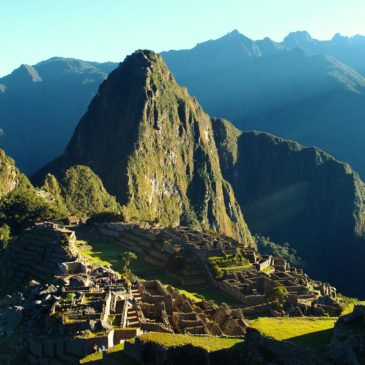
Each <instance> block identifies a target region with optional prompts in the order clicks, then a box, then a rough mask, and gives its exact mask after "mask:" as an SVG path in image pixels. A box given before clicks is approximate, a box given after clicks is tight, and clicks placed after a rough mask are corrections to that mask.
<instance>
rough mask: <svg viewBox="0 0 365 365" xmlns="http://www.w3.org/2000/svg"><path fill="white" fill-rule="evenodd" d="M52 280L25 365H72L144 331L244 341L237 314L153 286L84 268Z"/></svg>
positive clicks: (245, 323) (101, 269)
mask: <svg viewBox="0 0 365 365" xmlns="http://www.w3.org/2000/svg"><path fill="white" fill-rule="evenodd" d="M82 269H83V267H82ZM57 279H58V283H59V284H58V287H57V288H58V290H57V292H56V293H55V294H57V295H55V296H53V300H52V302H51V303H53V304H52V306H51V307H50V309H49V312H48V319H47V324H46V327H45V330H44V331H45V332H46V333H47V337H38V338H32V339H31V340H30V342H29V353H28V354H27V356H26V358H27V361H28V362H29V363H31V364H41V363H45V361H51V360H52V361H53V362H54V361H60V362H62V361H69V362H70V363H72V361H76V357H77V358H80V357H82V356H85V355H86V354H89V353H91V352H92V348H93V346H94V345H95V344H96V345H98V346H99V347H101V346H105V347H106V348H108V347H111V346H114V345H116V344H118V343H120V342H121V341H124V340H127V339H130V338H133V337H135V336H138V335H140V334H142V333H145V332H150V331H152V332H163V333H184V334H190V335H205V336H244V334H245V331H246V328H247V327H248V326H249V323H248V321H247V320H246V319H245V317H244V314H243V312H242V311H241V310H240V309H231V308H230V307H228V306H227V305H221V306H217V305H215V304H213V303H211V302H208V301H205V300H202V301H200V302H194V301H192V300H191V299H189V298H188V297H186V296H185V295H184V294H181V293H180V292H179V291H178V290H177V289H175V288H173V287H171V286H167V287H165V286H163V285H162V284H161V283H160V282H159V281H156V280H152V281H138V282H137V281H134V282H132V283H131V282H129V280H125V279H120V278H119V277H118V275H117V274H116V273H115V272H113V271H112V270H110V269H108V268H104V267H87V271H86V273H85V272H83V270H82V271H80V272H77V273H76V272H74V273H72V274H68V275H62V276H59V277H58V278H57ZM86 279H87V280H86ZM84 283H87V285H83V284H84ZM72 359H73V360H72Z"/></svg>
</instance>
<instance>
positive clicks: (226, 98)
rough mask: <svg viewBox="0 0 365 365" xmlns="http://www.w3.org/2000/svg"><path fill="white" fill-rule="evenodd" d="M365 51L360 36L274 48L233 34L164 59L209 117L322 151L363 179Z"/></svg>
mask: <svg viewBox="0 0 365 365" xmlns="http://www.w3.org/2000/svg"><path fill="white" fill-rule="evenodd" d="M364 54H365V37H361V36H356V37H353V38H346V37H341V36H339V35H336V36H335V37H334V38H333V39H332V40H331V41H317V40H314V39H312V38H311V37H310V36H309V34H308V33H306V32H296V33H291V34H289V35H288V37H286V38H285V40H284V41H283V42H282V43H276V42H274V41H272V40H270V39H269V38H265V39H264V40H260V41H253V40H251V39H249V38H247V37H245V36H244V35H242V34H240V33H239V32H237V31H233V32H231V33H229V34H227V35H226V36H224V37H222V38H220V39H217V40H211V41H208V42H204V43H200V44H198V45H197V46H196V47H194V48H193V49H191V50H181V51H169V52H163V53H162V56H163V57H164V59H165V61H166V63H167V65H168V66H169V68H170V69H171V71H172V72H173V74H174V75H175V77H176V79H177V81H178V82H179V83H180V84H181V85H183V86H186V87H187V88H188V89H189V91H190V92H191V93H192V94H194V95H195V96H196V97H197V99H198V100H199V102H200V103H201V104H202V106H203V107H204V109H205V110H207V111H208V112H209V113H210V114H211V115H215V116H222V117H226V118H228V119H230V120H231V121H232V122H233V123H234V124H235V125H236V126H237V127H239V128H241V129H244V130H253V129H256V130H260V131H266V132H271V133H274V134H276V135H279V136H282V137H285V138H290V139H294V140H297V141H298V142H300V143H302V144H305V145H314V146H318V147H321V148H322V149H324V150H325V151H328V152H329V153H331V154H332V155H333V156H335V157H336V158H337V159H339V160H342V161H346V162H348V163H350V164H351V165H352V166H353V167H354V168H355V169H356V170H357V171H359V172H360V174H361V175H362V176H365V155H364V153H363V151H364V148H365V78H364V77H363V76H362V75H361V72H363V71H364V69H365V58H364V57H363V56H362V55H364ZM334 57H336V58H334ZM341 61H342V62H341ZM343 62H346V63H347V64H344V63H343ZM349 65H350V66H352V67H353V68H352V67H350V66H349Z"/></svg>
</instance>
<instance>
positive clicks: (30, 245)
mask: <svg viewBox="0 0 365 365" xmlns="http://www.w3.org/2000/svg"><path fill="white" fill-rule="evenodd" d="M5 255H6V257H5V260H4V262H5V264H6V268H5V269H4V270H3V273H4V275H6V276H7V277H5V278H4V280H3V281H4V282H5V283H6V282H9V283H13V284H18V285H23V284H26V283H27V282H29V280H32V279H33V280H37V281H46V280H48V279H51V278H53V276H54V275H56V274H58V273H59V272H60V266H59V264H60V263H61V262H75V261H80V255H79V253H78V249H77V247H76V235H75V232H74V231H71V230H68V229H65V228H63V227H61V226H59V225H57V224H55V223H51V222H45V223H39V224H36V225H35V226H34V227H32V228H30V229H28V230H26V231H25V232H24V233H23V234H22V235H21V236H20V237H19V238H18V239H17V240H16V241H15V242H12V244H11V245H9V247H8V249H7V250H6V252H5Z"/></svg>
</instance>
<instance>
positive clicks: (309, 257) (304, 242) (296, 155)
mask: <svg viewBox="0 0 365 365" xmlns="http://www.w3.org/2000/svg"><path fill="white" fill-rule="evenodd" d="M213 128H214V134H215V139H216V144H217V147H218V151H219V156H220V160H221V166H222V172H223V176H224V178H225V179H227V180H228V181H229V182H230V183H231V185H232V187H233V189H234V191H235V195H236V198H237V201H238V203H239V204H240V206H241V208H242V210H243V212H244V213H245V219H246V221H247V223H248V225H249V227H250V229H251V230H252V231H253V232H255V233H260V234H264V235H268V236H270V237H271V238H272V239H273V240H274V241H275V242H279V243H280V242H281V243H284V242H290V244H291V246H292V247H294V248H295V249H297V251H298V253H299V255H300V256H301V257H302V258H303V259H304V261H305V262H306V263H307V265H308V266H307V267H306V270H308V272H309V273H310V274H311V275H312V276H314V277H318V278H321V280H328V281H331V282H332V283H334V284H335V285H336V286H337V288H338V290H340V291H343V292H345V293H351V294H353V295H358V296H363V295H364V286H363V276H364V274H365V270H364V266H363V265H362V261H363V260H364V258H365V239H364V238H365V185H364V183H363V182H362V181H361V179H360V177H359V175H358V174H357V173H356V172H354V171H353V170H352V169H351V168H350V166H349V165H347V164H344V163H341V162H338V161H336V160H335V159H334V158H332V157H331V156H330V155H328V154H326V153H325V152H323V151H321V150H319V149H317V148H312V147H310V148H305V147H303V146H301V145H299V144H298V143H296V142H292V141H287V140H283V139H280V138H277V137H274V136H272V135H270V134H267V133H259V132H241V131H239V130H238V129H236V128H235V127H234V126H233V125H232V124H231V123H229V122H228V121H226V120H222V119H215V120H213Z"/></svg>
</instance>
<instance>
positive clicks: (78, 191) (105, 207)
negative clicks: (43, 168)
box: [41, 166, 120, 216]
mask: <svg viewBox="0 0 365 365" xmlns="http://www.w3.org/2000/svg"><path fill="white" fill-rule="evenodd" d="M41 190H42V192H44V197H45V198H46V199H47V200H48V201H50V202H51V203H54V204H55V205H56V206H57V207H58V208H59V209H60V210H64V209H66V210H67V211H68V212H69V213H70V214H75V215H78V216H90V215H93V214H95V213H101V212H105V211H108V212H118V211H119V210H120V206H119V204H118V203H117V202H116V200H115V198H114V197H112V196H111V195H109V194H108V192H107V191H106V190H105V188H104V185H103V183H102V182H101V180H100V178H99V177H98V176H97V175H95V174H94V173H93V171H92V170H91V169H90V168H89V167H87V166H73V167H71V168H69V169H68V170H67V171H66V172H65V173H64V175H63V176H62V177H61V178H60V181H58V180H57V179H56V177H55V176H53V175H51V174H48V175H47V176H46V178H45V182H44V184H43V186H42V189H41Z"/></svg>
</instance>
